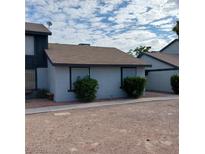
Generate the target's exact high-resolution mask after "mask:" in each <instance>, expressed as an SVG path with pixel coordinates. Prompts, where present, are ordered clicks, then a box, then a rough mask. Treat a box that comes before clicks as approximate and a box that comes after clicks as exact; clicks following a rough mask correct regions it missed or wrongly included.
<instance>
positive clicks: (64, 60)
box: [26, 25, 151, 102]
mask: <svg viewBox="0 0 205 154" xmlns="http://www.w3.org/2000/svg"><path fill="white" fill-rule="evenodd" d="M39 26H40V25H39ZM41 26H42V25H41ZM43 27H44V26H43ZM46 34H47V35H44V37H46V40H47V38H48V35H50V34H51V33H50V31H48V30H47V33H46ZM28 42H29V41H28ZM28 42H26V44H27V46H30V44H28ZM34 42H35V41H34ZM43 42H44V41H43ZM44 43H47V44H44ZM44 43H43V44H44V45H40V46H41V47H42V48H41V49H40V51H41V52H40V53H41V54H42V55H39V56H36V57H35V56H34V57H35V58H36V59H35V60H34V61H36V62H39V63H37V64H38V65H37V64H36V63H35V64H34V66H35V67H34V66H33V65H32V66H33V67H32V70H34V72H36V76H37V79H36V80H35V82H36V86H35V89H47V90H49V91H50V92H51V93H53V94H54V100H55V101H56V102H60V101H71V100H75V99H76V98H75V94H74V92H73V88H74V87H73V83H74V82H75V81H76V79H77V78H78V77H81V78H82V77H84V76H87V75H88V76H90V77H91V78H94V79H96V80H97V81H98V83H99V89H98V92H97V99H109V98H119V97H125V96H126V95H125V93H124V91H123V90H122V89H121V85H122V81H123V78H125V77H127V76H141V77H144V76H145V67H147V66H151V65H148V64H146V63H144V62H143V60H141V59H136V58H134V57H132V56H130V55H128V54H126V53H124V52H122V51H120V50H118V49H116V48H108V47H94V46H90V45H88V44H79V45H68V44H49V45H48V41H47V42H46V41H45V42H44ZM28 48H29V47H28ZM44 50H45V51H44ZM34 53H35V52H34ZM34 57H33V58H34ZM38 58H40V60H39V59H38ZM39 64H41V65H40V66H39ZM26 65H27V64H26ZM26 68H27V66H26ZM27 74H28V73H27Z"/></svg>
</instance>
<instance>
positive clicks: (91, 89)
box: [74, 76, 98, 102]
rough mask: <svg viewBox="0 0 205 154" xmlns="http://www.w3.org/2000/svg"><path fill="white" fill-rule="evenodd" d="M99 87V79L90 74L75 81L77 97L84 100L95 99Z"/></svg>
mask: <svg viewBox="0 0 205 154" xmlns="http://www.w3.org/2000/svg"><path fill="white" fill-rule="evenodd" d="M97 89H98V81H97V80H95V79H92V78H90V77H89V76H86V77H84V78H83V79H77V81H76V82H75V83H74V90H75V94H76V97H77V98H78V99H79V100H81V101H83V102H91V101H93V100H95V98H96V93H97Z"/></svg>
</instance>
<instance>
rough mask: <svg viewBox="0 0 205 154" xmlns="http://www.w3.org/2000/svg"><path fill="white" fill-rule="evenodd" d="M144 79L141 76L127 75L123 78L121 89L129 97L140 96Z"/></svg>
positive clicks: (144, 82)
mask: <svg viewBox="0 0 205 154" xmlns="http://www.w3.org/2000/svg"><path fill="white" fill-rule="evenodd" d="M145 84H146V79H145V78H142V77H127V78H125V79H124V80H123V86H122V89H123V90H124V91H125V92H126V93H127V95H128V96H129V97H134V98H138V97H140V96H141V95H142V94H143V92H144V88H145Z"/></svg>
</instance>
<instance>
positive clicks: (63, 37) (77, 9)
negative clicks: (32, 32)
mask: <svg viewBox="0 0 205 154" xmlns="http://www.w3.org/2000/svg"><path fill="white" fill-rule="evenodd" d="M176 20H178V0H26V21H27V22H35V23H42V24H44V25H46V22H47V21H51V22H52V23H53V25H52V26H51V27H50V30H51V31H52V36H50V37H49V42H56V43H66V44H79V43H90V44H91V45H93V46H109V47H116V48H119V49H121V50H123V51H125V52H127V51H129V49H134V48H136V47H137V46H140V45H146V46H151V47H152V50H159V49H160V48H162V47H163V46H165V45H166V44H167V43H169V42H170V41H172V40H173V39H175V38H176V37H177V36H176V34H175V33H173V32H172V30H171V29H172V27H173V26H174V25H175V22H176Z"/></svg>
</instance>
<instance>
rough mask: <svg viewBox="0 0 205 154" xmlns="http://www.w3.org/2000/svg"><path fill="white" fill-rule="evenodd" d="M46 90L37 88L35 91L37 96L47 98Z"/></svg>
mask: <svg viewBox="0 0 205 154" xmlns="http://www.w3.org/2000/svg"><path fill="white" fill-rule="evenodd" d="M47 93H48V91H47V90H46V89H38V90H37V93H36V97H37V98H47Z"/></svg>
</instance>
